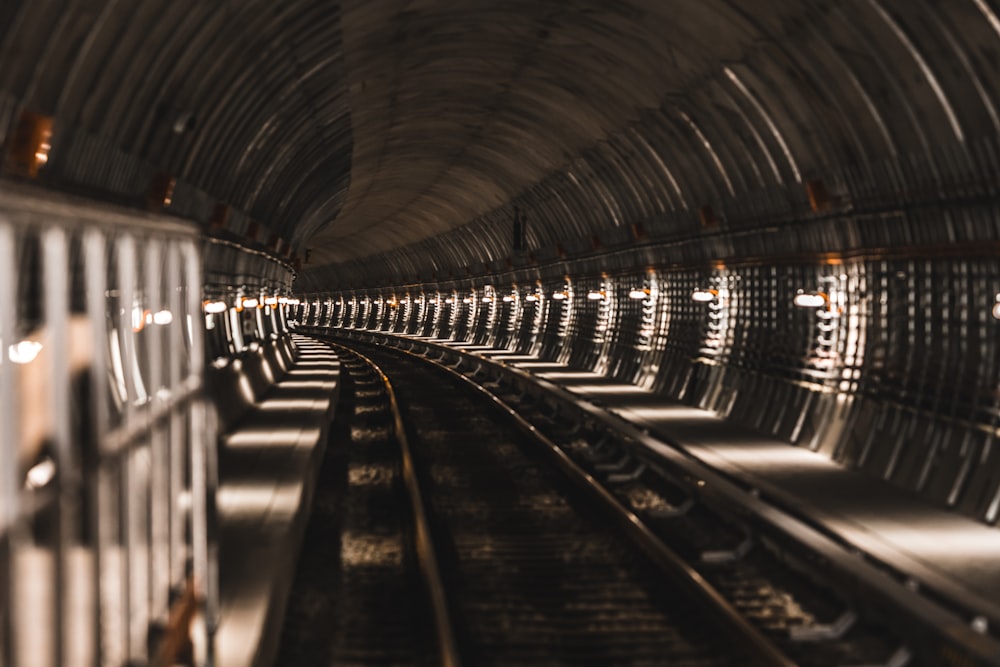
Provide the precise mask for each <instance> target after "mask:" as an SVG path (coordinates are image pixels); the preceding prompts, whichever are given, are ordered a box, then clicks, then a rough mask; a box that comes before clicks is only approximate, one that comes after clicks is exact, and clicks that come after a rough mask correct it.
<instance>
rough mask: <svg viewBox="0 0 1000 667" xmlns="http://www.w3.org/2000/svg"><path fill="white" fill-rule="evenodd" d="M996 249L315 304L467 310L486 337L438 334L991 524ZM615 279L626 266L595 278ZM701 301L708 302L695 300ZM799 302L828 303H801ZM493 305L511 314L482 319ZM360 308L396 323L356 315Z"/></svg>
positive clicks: (579, 266) (675, 269)
mask: <svg viewBox="0 0 1000 667" xmlns="http://www.w3.org/2000/svg"><path fill="white" fill-rule="evenodd" d="M992 250H993V248H992V247H990V248H984V249H982V252H981V253H980V256H979V257H967V258H964V259H962V260H960V261H959V260H957V259H955V258H953V257H948V256H941V257H923V258H917V257H912V256H909V255H908V254H907V253H905V252H902V251H900V252H897V253H895V254H892V253H888V252H887V253H884V254H881V255H866V256H836V257H835V256H833V255H829V254H827V255H823V256H814V257H806V256H797V257H796V258H795V261H790V260H789V261H786V262H783V263H773V264H772V263H764V262H758V261H745V262H743V263H731V264H726V263H722V262H715V263H712V264H704V265H687V266H663V265H660V266H655V267H649V264H648V263H647V262H644V261H643V257H642V254H641V253H639V252H633V253H630V254H628V255H627V256H619V257H617V261H615V262H612V261H611V259H612V258H608V257H604V258H602V259H599V258H591V259H588V260H586V261H577V262H563V263H557V264H552V265H549V266H545V267H540V268H536V269H531V270H520V271H510V272H504V273H497V274H493V275H491V276H489V277H482V278H476V279H466V280H459V281H447V282H437V283H426V284H423V285H407V286H406V287H399V288H392V287H387V288H372V289H359V290H350V291H345V292H333V293H325V294H312V295H306V296H305V297H304V298H305V299H306V300H314V301H325V300H326V299H329V300H330V303H331V304H332V312H333V314H334V315H333V318H332V321H331V322H329V323H330V324H332V325H333V326H341V327H360V328H366V327H367V328H376V329H381V330H385V331H396V332H403V331H409V332H410V333H417V329H415V328H414V327H411V326H408V325H407V323H406V317H405V314H404V311H403V309H402V306H401V305H398V306H392V305H391V304H392V303H394V302H398V303H403V302H404V300H405V299H410V300H414V299H420V298H423V299H431V300H433V299H436V298H437V297H438V295H453V296H446V297H445V298H451V299H452V303H451V304H447V305H448V306H449V307H450V308H456V307H460V308H463V309H465V311H464V312H459V313H457V319H459V320H463V319H467V320H468V321H470V322H472V326H471V327H469V328H465V327H462V326H459V327H455V328H449V327H448V324H447V322H445V320H447V319H450V318H451V317H452V311H451V310H449V309H445V308H442V309H440V310H438V311H436V312H437V313H438V316H439V320H438V321H437V322H435V323H434V324H432V325H430V330H433V329H434V328H435V327H440V330H441V331H442V332H444V335H443V336H442V337H444V338H449V339H452V340H465V341H469V342H472V343H475V344H479V345H491V346H493V345H497V346H499V347H502V348H504V349H507V350H510V351H512V352H514V351H516V352H536V353H538V354H539V358H540V359H542V360H551V361H560V362H565V363H568V364H569V365H570V366H571V367H573V368H579V369H584V370H592V371H595V372H598V373H600V374H602V375H606V376H608V377H612V378H615V379H617V380H620V381H622V382H626V383H632V384H637V385H639V386H643V387H646V388H649V389H651V390H653V391H654V392H656V393H658V394H659V395H661V396H662V397H663V398H664V400H667V401H681V402H684V403H686V404H690V405H695V406H698V407H701V408H705V409H708V410H712V411H715V412H717V413H718V414H720V415H721V416H723V417H725V418H726V419H728V420H730V421H732V422H734V423H737V424H740V425H742V426H744V427H746V428H748V429H751V430H753V431H755V432H757V433H762V434H766V435H767V436H770V437H774V438H777V439H780V440H782V441H785V442H788V443H789V444H792V445H796V446H801V447H807V448H810V449H812V450H815V451H819V452H822V453H823V454H825V455H827V456H829V457H831V458H833V459H834V460H836V461H838V462H840V463H842V464H843V465H845V466H848V467H852V468H858V469H861V470H863V471H865V472H867V473H869V474H871V475H873V476H876V477H881V478H884V479H886V480H888V481H890V482H892V483H893V484H896V485H898V486H901V487H903V488H906V489H909V490H912V491H914V492H916V493H918V494H921V495H923V496H925V497H926V498H928V499H930V500H932V501H933V502H935V503H938V504H941V505H945V506H950V507H954V508H956V509H957V510H959V511H961V512H963V513H966V514H968V515H970V516H974V517H977V518H979V519H981V520H984V521H987V522H991V523H992V522H995V521H996V519H997V511H998V507H997V506H998V503H1000V464H998V461H997V451H996V446H995V445H996V442H995V439H996V437H995V434H996V426H997V423H998V417H1000V410H998V407H1000V405H998V395H1000V394H998V392H997V390H996V387H997V385H998V381H1000V377H998V370H997V354H998V349H997V343H996V341H997V331H996V329H997V327H1000V321H997V319H995V317H994V314H993V313H994V305H995V304H996V302H997V301H996V299H997V290H998V283H997V278H996V276H997V275H998V272H1000V261H998V260H997V259H995V257H993V256H990V255H991V254H992ZM612 264H617V266H618V267H619V268H615V269H612V270H610V271H609V270H604V271H599V272H598V271H595V268H596V267H597V266H602V267H604V268H605V269H608V268H611V265H612ZM643 265H646V266H647V267H649V268H645V269H643V270H639V271H637V270H635V269H631V268H627V267H634V266H643ZM696 292H697V293H708V294H710V295H711V299H710V300H709V301H696V300H695V299H694V298H693V297H694V296H695V293H696ZM800 292H801V293H805V294H806V295H807V296H816V295H820V296H819V298H821V299H824V302H823V305H822V306H819V307H803V306H798V305H796V303H795V301H796V297H797V296H799V294H800ZM557 293H558V294H562V295H563V296H564V298H562V299H554V298H553V295H554V294H557ZM484 294H492V295H494V296H496V295H508V296H510V297H511V298H512V300H511V301H508V302H504V301H502V300H501V299H494V300H493V301H492V302H491V303H486V304H484V303H482V299H483V295H484ZM592 295H596V296H593V297H592V298H588V296H592ZM528 296H532V297H534V299H535V300H534V301H527V297H528ZM473 299H474V300H475V301H476V302H477V303H462V302H463V301H464V300H473ZM349 300H354V301H355V302H364V301H366V300H367V301H368V302H369V303H371V304H373V306H372V307H375V308H379V307H381V308H382V309H383V312H384V313H387V315H386V316H385V318H384V319H383V320H382V321H381V322H379V321H366V320H362V319H359V318H357V317H349V316H343V315H341V314H342V313H343V314H347V313H348V312H349V311H348V310H347V309H346V307H344V306H343V305H341V304H342V302H346V301H349ZM380 300H381V305H379V303H380ZM515 303H516V306H517V307H516V308H515V307H514V305H515ZM474 305H478V309H476V310H475V312H474V314H473V310H472V308H473V306H474ZM491 310H493V311H494V314H493V316H492V318H491V316H490V312H491ZM414 312H415V311H411V314H410V317H413V316H414V315H413V313H414ZM537 312H542V313H543V316H541V317H539V318H538V319H536V318H535V315H536V313H537ZM393 313H395V314H393ZM393 318H395V319H393ZM304 323H308V320H307V321H306V322H304ZM312 323H313V324H317V323H318V324H325V323H324V322H322V321H317V320H313V321H312ZM498 323H499V324H498ZM427 330H428V327H427V326H426V323H425V326H424V327H423V328H422V329H420V333H423V332H426V331H427ZM511 332H513V334H512V333H511Z"/></svg>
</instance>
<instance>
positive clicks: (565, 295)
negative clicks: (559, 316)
mask: <svg viewBox="0 0 1000 667" xmlns="http://www.w3.org/2000/svg"><path fill="white" fill-rule="evenodd" d="M552 298H553V299H555V300H556V301H562V300H563V299H567V298H569V292H567V291H566V290H563V291H561V292H553V293H552Z"/></svg>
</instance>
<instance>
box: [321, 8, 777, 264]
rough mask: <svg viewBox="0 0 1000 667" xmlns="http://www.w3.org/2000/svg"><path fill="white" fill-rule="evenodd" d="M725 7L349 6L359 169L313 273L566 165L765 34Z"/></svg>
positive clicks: (491, 203)
mask: <svg viewBox="0 0 1000 667" xmlns="http://www.w3.org/2000/svg"><path fill="white" fill-rule="evenodd" d="M725 4H726V3H711V2H701V1H697V2H696V1H694V0H690V1H685V2H614V3H609V2H593V1H591V2H586V1H575V2H558V3H557V2H551V3H538V2H501V3H495V2H494V3H451V2H434V1H425V2H398V1H390V0H382V1H379V0H376V1H373V2H351V3H345V4H344V14H343V29H344V48H345V63H346V67H345V71H346V73H347V77H348V91H349V97H350V100H351V109H352V121H353V128H354V139H355V150H354V170H353V173H352V184H351V189H350V192H349V195H348V199H347V202H346V204H345V207H344V210H343V212H342V214H341V215H340V217H339V219H338V220H336V221H335V222H334V223H333V224H331V225H329V226H328V227H327V228H326V229H325V230H324V231H323V232H321V233H319V234H318V235H317V236H316V238H315V239H314V240H313V242H312V243H313V245H314V247H315V251H314V253H313V259H314V263H317V264H322V263H324V262H326V261H341V260H344V259H348V258H350V257H352V256H356V255H367V254H372V253H375V252H379V251H385V250H387V249H391V248H392V247H393V246H396V245H399V244H404V243H411V242H415V241H419V240H421V239H424V238H427V237H428V236H431V235H435V234H440V233H442V232H445V231H447V230H449V229H453V228H454V227H456V226H458V225H461V224H464V223H466V222H468V221H470V220H473V219H475V218H476V217H478V216H480V215H483V214H485V213H487V212H488V211H490V210H492V209H494V208H497V207H498V206H500V205H502V204H503V203H504V202H506V201H507V200H508V199H510V198H511V197H512V196H514V195H516V194H518V193H520V192H522V191H524V190H525V189H527V188H529V187H530V186H531V185H532V184H534V183H537V182H539V181H541V180H542V179H544V178H545V177H546V176H547V175H549V174H550V173H552V172H554V171H556V170H558V169H560V168H564V167H566V166H568V165H570V164H572V163H573V161H574V160H576V159H577V158H578V157H579V156H580V155H581V154H582V153H583V152H584V151H585V150H587V149H589V148H591V147H593V146H594V145H595V144H596V143H597V142H599V141H601V140H602V139H604V138H606V137H607V136H609V135H610V134H612V133H613V132H615V131H616V130H618V129H620V128H621V127H623V126H624V125H625V124H626V123H627V122H629V121H633V120H635V119H636V118H637V116H638V114H639V112H640V111H641V110H642V109H646V108H655V107H656V106H658V105H659V104H660V102H661V101H662V99H663V98H664V96H665V95H666V94H668V93H671V92H677V93H679V92H681V91H683V90H684V88H685V87H686V86H687V85H689V84H690V83H692V82H695V81H697V80H698V78H699V77H701V76H703V75H704V73H705V72H707V71H708V67H709V66H710V63H713V62H718V61H720V60H725V59H729V58H737V57H738V56H739V55H740V53H741V51H742V49H743V48H745V47H746V46H747V45H749V44H750V43H751V42H752V41H753V40H754V39H755V38H756V37H758V35H756V34H755V32H754V31H753V30H752V29H751V28H750V27H749V26H748V25H747V24H746V22H745V20H743V19H742V17H741V16H739V15H738V14H737V13H735V12H733V11H731V10H729V9H727V8H726V7H725Z"/></svg>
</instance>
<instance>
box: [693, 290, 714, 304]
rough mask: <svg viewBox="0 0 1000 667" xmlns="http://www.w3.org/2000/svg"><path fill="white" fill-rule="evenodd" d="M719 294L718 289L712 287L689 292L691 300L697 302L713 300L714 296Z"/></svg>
mask: <svg viewBox="0 0 1000 667" xmlns="http://www.w3.org/2000/svg"><path fill="white" fill-rule="evenodd" d="M717 296H719V290H714V289H696V290H695V291H693V292H691V300H692V301H697V302H698V303H708V302H709V301H715V297H717Z"/></svg>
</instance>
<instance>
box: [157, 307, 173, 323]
mask: <svg viewBox="0 0 1000 667" xmlns="http://www.w3.org/2000/svg"><path fill="white" fill-rule="evenodd" d="M173 321H174V314H173V313H171V312H170V311H169V310H158V311H156V312H155V313H153V324H159V325H166V324H170V323H171V322H173Z"/></svg>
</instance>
